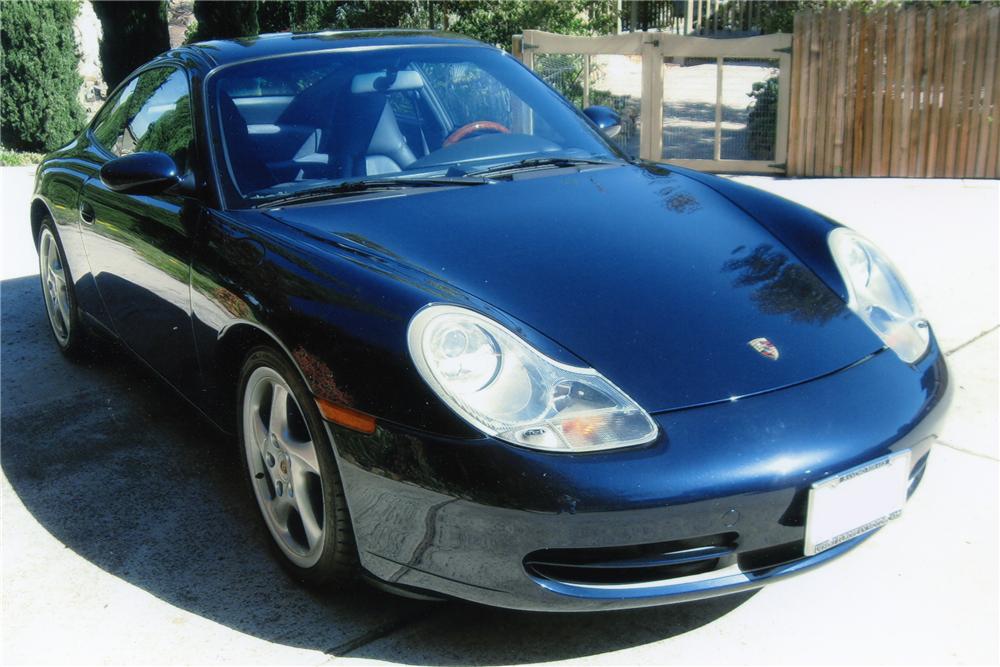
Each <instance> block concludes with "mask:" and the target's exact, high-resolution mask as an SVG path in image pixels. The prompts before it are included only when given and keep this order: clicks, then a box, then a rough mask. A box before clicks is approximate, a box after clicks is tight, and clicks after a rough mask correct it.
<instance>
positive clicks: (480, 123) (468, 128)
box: [441, 120, 510, 148]
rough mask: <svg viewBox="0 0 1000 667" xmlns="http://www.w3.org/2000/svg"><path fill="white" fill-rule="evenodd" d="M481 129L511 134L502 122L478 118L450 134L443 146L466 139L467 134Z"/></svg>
mask: <svg viewBox="0 0 1000 667" xmlns="http://www.w3.org/2000/svg"><path fill="white" fill-rule="evenodd" d="M480 130H487V131H489V132H496V133H498V134H510V128H509V127H507V126H505V125H501V124H500V123H494V122H493V121H491V120H476V121H473V122H471V123H466V124H465V125H463V126H462V127H460V128H458V129H457V130H455V131H454V132H452V133H451V134H449V135H448V138H447V139H445V140H444V143H443V144H441V147H442V148H443V147H445V146H451V145H452V144H454V143H457V142H459V141H461V140H462V139H465V138H466V137H467V136H469V135H470V134H472V133H473V132H479V131H480Z"/></svg>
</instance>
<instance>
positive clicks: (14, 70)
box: [0, 0, 84, 151]
mask: <svg viewBox="0 0 1000 667" xmlns="http://www.w3.org/2000/svg"><path fill="white" fill-rule="evenodd" d="M79 11H80V5H79V3H78V2H66V1H64V0H35V1H33V2H32V1H29V0H6V1H5V2H4V3H3V6H2V8H0V12H2V14H3V16H2V20H0V24H2V25H0V46H2V54H0V79H2V80H3V87H2V88H0V110H2V111H0V139H2V141H3V145H4V146H7V147H10V148H17V149H23V150H42V151H47V150H52V149H55V148H58V147H59V146H61V145H62V144H65V143H66V142H68V141H70V140H71V139H72V138H73V137H74V135H75V134H76V133H77V132H78V131H79V130H80V128H81V127H82V126H83V122H84V113H83V107H81V106H80V101H79V99H78V95H79V92H80V86H81V85H82V84H83V80H82V79H81V78H80V74H79V73H78V71H77V63H78V62H79V57H78V55H77V49H76V38H75V37H74V34H73V22H74V21H75V19H76V16H77V14H78V13H79Z"/></svg>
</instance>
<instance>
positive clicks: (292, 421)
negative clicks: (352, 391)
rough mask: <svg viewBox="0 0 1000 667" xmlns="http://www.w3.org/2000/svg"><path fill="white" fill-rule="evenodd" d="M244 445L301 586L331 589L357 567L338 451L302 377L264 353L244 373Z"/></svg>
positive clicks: (272, 529)
mask: <svg viewBox="0 0 1000 667" xmlns="http://www.w3.org/2000/svg"><path fill="white" fill-rule="evenodd" d="M240 386H241V394H240V436H241V437H240V441H241V443H242V449H243V452H242V453H243V459H244V461H245V463H246V472H247V475H248V479H249V481H250V486H251V487H252V489H253V494H254V497H255V498H256V500H257V505H258V506H259V507H260V512H261V516H262V517H263V519H264V524H265V526H266V527H267V530H268V532H269V533H270V534H271V537H272V538H273V540H274V544H275V546H277V548H278V550H279V552H280V554H281V555H282V556H283V561H284V563H285V565H286V566H288V567H289V569H290V570H291V571H292V572H293V574H296V575H297V576H298V577H299V578H300V579H303V580H306V581H309V582H312V583H329V582H331V581H332V580H335V579H339V578H340V577H341V576H342V575H344V574H346V572H347V570H348V569H350V566H352V565H353V563H354V562H355V559H356V552H355V550H354V549H355V548H354V541H353V537H352V531H351V529H350V521H349V517H348V514H347V506H346V502H345V501H344V496H343V490H342V487H341V483H340V477H339V473H338V470H337V467H336V461H335V458H334V456H333V447H332V445H331V443H330V439H329V437H328V436H327V433H326V430H325V428H324V427H323V425H322V422H321V420H320V418H319V414H318V411H317V409H316V407H315V404H314V403H312V401H313V399H312V396H311V395H310V394H309V392H308V390H307V389H306V387H305V384H304V383H303V382H302V380H301V379H300V377H299V376H298V372H297V371H296V370H295V369H294V367H292V366H291V364H290V363H289V362H288V361H287V360H286V358H285V357H284V355H281V354H280V353H278V352H277V351H276V350H273V349H270V348H258V349H257V350H255V351H254V352H253V353H251V354H250V355H249V356H248V358H247V361H246V363H245V364H244V367H243V373H242V376H241V385H240Z"/></svg>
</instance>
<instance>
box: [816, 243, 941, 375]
mask: <svg viewBox="0 0 1000 667" xmlns="http://www.w3.org/2000/svg"><path fill="white" fill-rule="evenodd" d="M829 243H830V252H832V253H833V259H834V261H835V262H836V264H837V268H838V269H840V274H841V275H842V276H843V278H844V282H845V283H846V284H847V294H848V302H847V306H848V307H849V308H850V309H851V310H853V311H854V312H855V313H857V315H858V316H859V317H860V318H861V319H862V320H864V321H865V323H866V324H867V325H868V326H869V327H871V329H872V331H874V332H875V333H876V334H877V335H878V337H879V338H881V339H882V341H883V342H884V343H885V344H886V346H887V347H889V348H890V349H892V351H893V352H895V353H896V354H897V355H898V356H899V358H900V359H902V360H903V361H905V362H906V363H908V364H912V363H913V362H915V361H916V360H918V359H919V358H920V357H922V356H923V354H924V352H926V351H927V346H928V345H929V344H930V329H929V327H928V325H927V320H925V319H924V318H923V316H922V315H921V313H920V309H919V308H918V307H917V304H916V302H915V301H914V300H913V297H912V296H911V295H910V290H909V289H908V288H907V287H906V283H904V282H903V279H902V278H901V277H900V276H899V272H898V271H897V270H896V268H895V267H894V266H893V265H892V262H890V261H889V260H888V258H886V256H885V255H883V254H882V252H881V251H880V250H879V249H878V248H876V247H875V245H874V244H873V243H872V242H871V241H869V240H868V239H866V238H864V237H863V236H861V235H860V234H858V233H857V232H855V231H853V230H850V229H847V228H846V227H838V228H837V229H834V230H833V231H832V232H830V236H829Z"/></svg>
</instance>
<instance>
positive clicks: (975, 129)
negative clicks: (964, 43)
mask: <svg viewBox="0 0 1000 667" xmlns="http://www.w3.org/2000/svg"><path fill="white" fill-rule="evenodd" d="M975 9H976V12H975V13H976V16H975V18H974V19H973V23H974V24H975V26H976V39H975V43H974V44H973V45H972V59H973V62H972V65H973V66H972V68H970V69H972V71H973V72H972V84H971V86H970V88H969V112H968V114H967V115H966V118H967V119H968V122H967V123H966V124H965V126H964V127H963V128H962V135H963V136H962V143H963V146H964V151H963V152H964V157H965V159H964V160H962V172H963V174H965V175H966V176H974V175H975V171H976V156H977V153H978V149H979V147H978V145H977V143H976V140H977V138H978V137H979V126H980V124H981V121H982V115H983V113H982V110H983V106H984V105H985V100H984V99H983V89H984V88H985V87H986V81H985V80H984V77H985V75H986V60H987V51H986V48H987V46H986V42H987V38H988V37H989V24H988V23H987V20H988V19H987V16H988V14H987V10H988V9H989V7H988V6H986V5H981V6H979V7H976V8H975Z"/></svg>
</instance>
